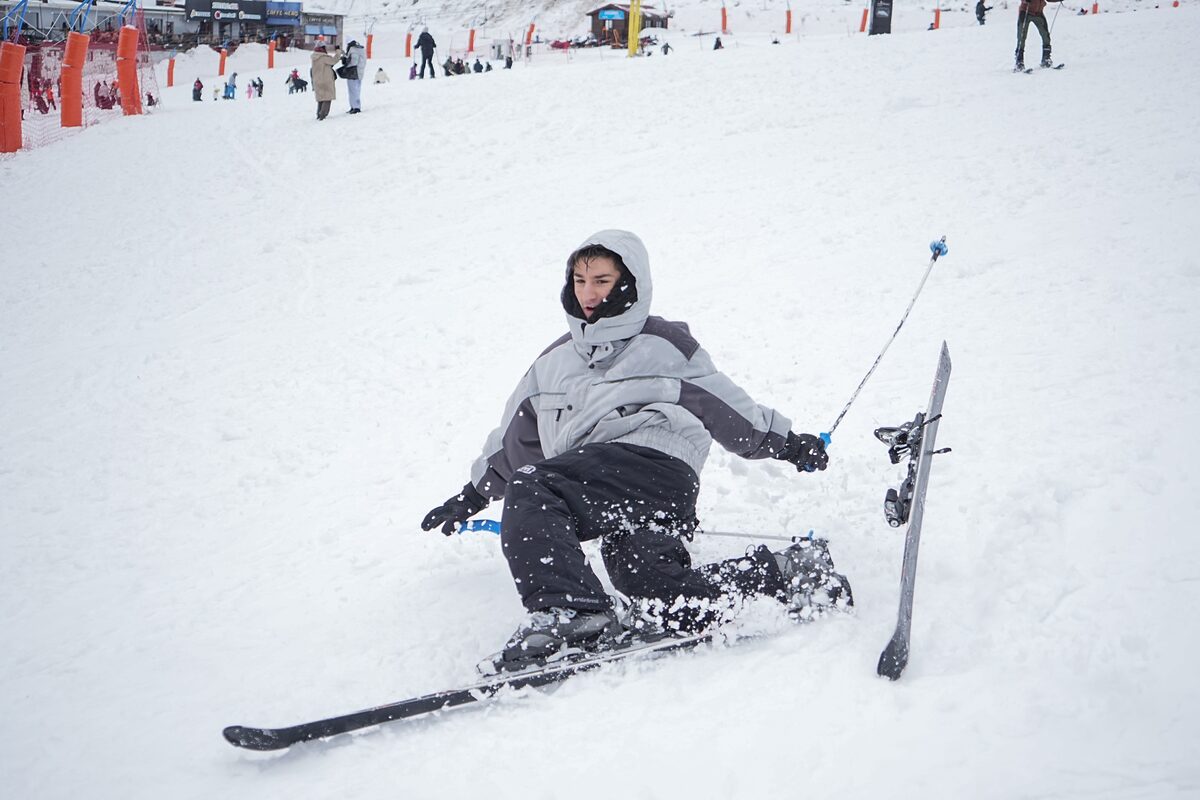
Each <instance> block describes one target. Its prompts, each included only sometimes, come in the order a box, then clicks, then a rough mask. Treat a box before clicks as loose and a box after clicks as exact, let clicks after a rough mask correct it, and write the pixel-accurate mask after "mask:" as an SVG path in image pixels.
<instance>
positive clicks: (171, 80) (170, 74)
mask: <svg viewBox="0 0 1200 800" xmlns="http://www.w3.org/2000/svg"><path fill="white" fill-rule="evenodd" d="M174 85H175V56H171V60H170V61H168V62H167V88H168V89H170V88H171V87H172V86H174Z"/></svg>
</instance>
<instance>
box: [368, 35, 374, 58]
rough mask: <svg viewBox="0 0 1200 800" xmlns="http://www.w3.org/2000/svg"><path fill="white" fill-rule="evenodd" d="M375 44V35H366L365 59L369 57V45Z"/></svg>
mask: <svg viewBox="0 0 1200 800" xmlns="http://www.w3.org/2000/svg"><path fill="white" fill-rule="evenodd" d="M373 44H375V34H373V33H368V34H367V58H370V57H371V45H373Z"/></svg>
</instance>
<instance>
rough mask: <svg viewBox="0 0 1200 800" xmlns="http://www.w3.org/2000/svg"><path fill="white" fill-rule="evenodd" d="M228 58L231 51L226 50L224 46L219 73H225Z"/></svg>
mask: <svg viewBox="0 0 1200 800" xmlns="http://www.w3.org/2000/svg"><path fill="white" fill-rule="evenodd" d="M227 58H229V51H228V50H226V49H225V48H224V47H222V48H221V66H220V68H218V69H217V74H218V75H224V74H225V59H227Z"/></svg>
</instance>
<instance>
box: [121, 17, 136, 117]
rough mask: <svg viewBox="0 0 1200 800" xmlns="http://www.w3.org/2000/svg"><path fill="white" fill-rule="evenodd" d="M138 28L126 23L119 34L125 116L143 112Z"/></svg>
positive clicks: (122, 99) (122, 103)
mask: <svg viewBox="0 0 1200 800" xmlns="http://www.w3.org/2000/svg"><path fill="white" fill-rule="evenodd" d="M137 48H138V29H137V28H135V27H133V26H132V25H125V26H123V27H122V28H121V32H120V33H118V34H117V81H119V82H120V84H121V110H122V111H123V112H124V113H125V116H127V117H128V116H132V115H134V114H140V113H142V92H141V89H140V88H139V86H138V74H137Z"/></svg>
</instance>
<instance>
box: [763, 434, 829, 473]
mask: <svg viewBox="0 0 1200 800" xmlns="http://www.w3.org/2000/svg"><path fill="white" fill-rule="evenodd" d="M775 457H776V458H778V459H779V460H780V461H787V462H789V463H791V464H795V465H796V469H797V470H799V471H800V472H813V471H815V470H818V469H821V470H823V469H825V468H826V467H827V466H829V454H828V453H826V452H825V442H824V441H822V439H821V437H819V436H813V435H812V434H809V433H792V432H790V431H789V432H788V435H787V443H786V444H784V446H783V449H782V450H780V451H779V452H778V453H777V454H776V455H775Z"/></svg>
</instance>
